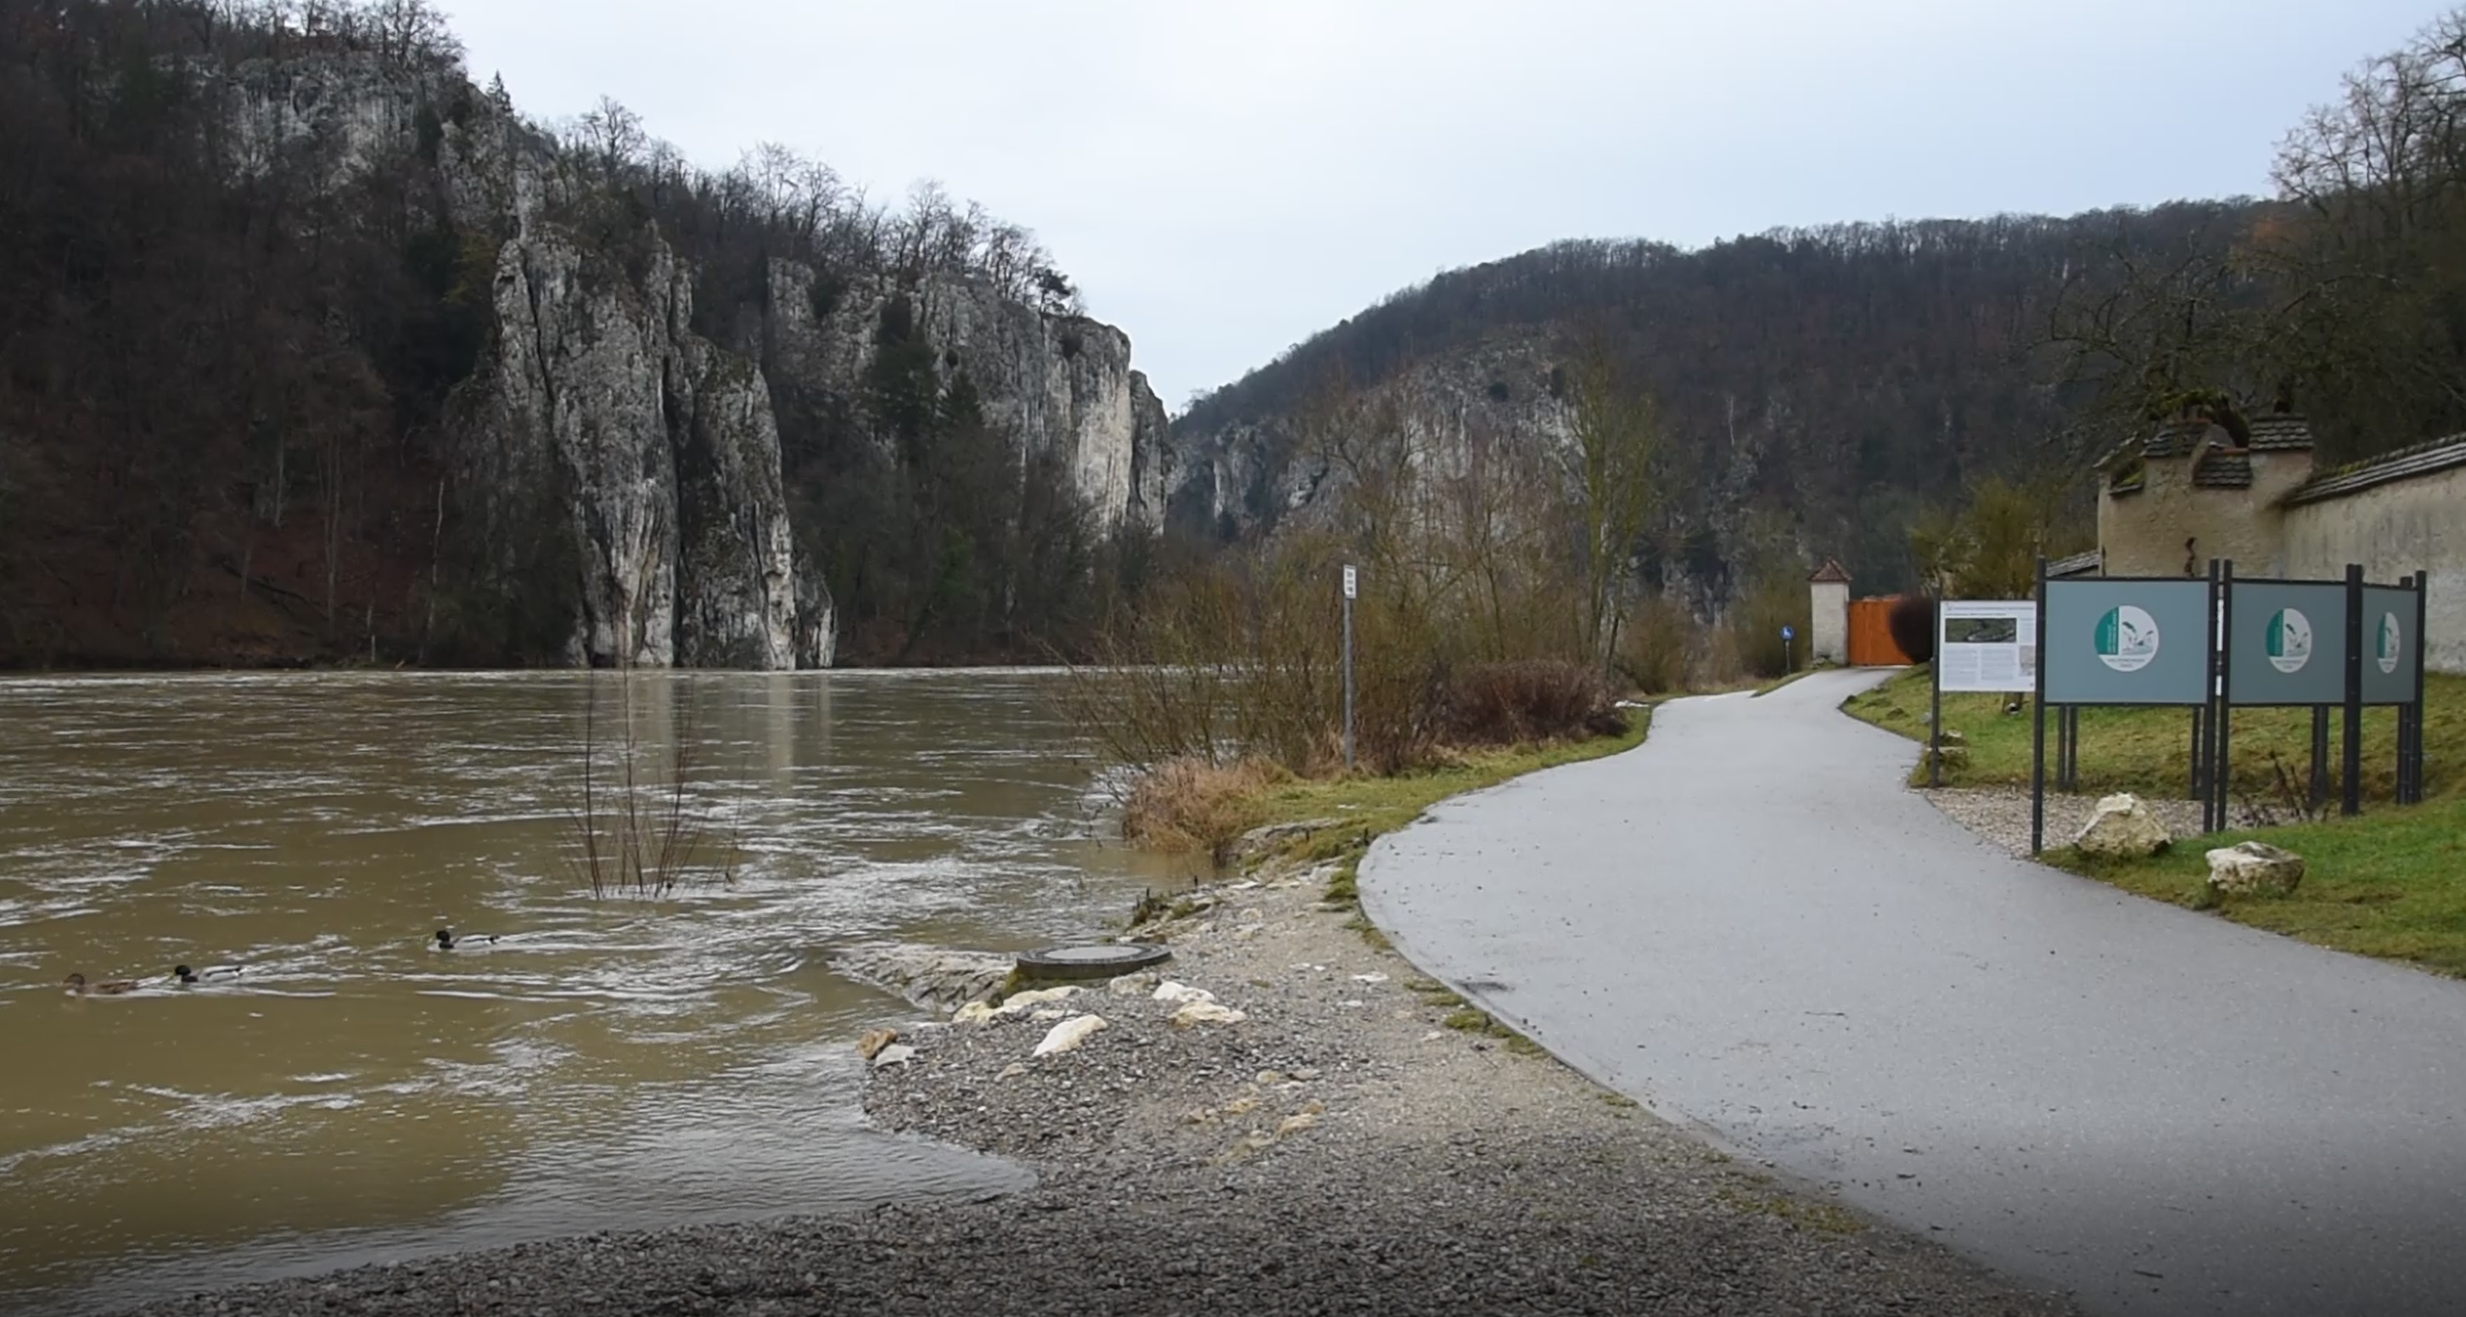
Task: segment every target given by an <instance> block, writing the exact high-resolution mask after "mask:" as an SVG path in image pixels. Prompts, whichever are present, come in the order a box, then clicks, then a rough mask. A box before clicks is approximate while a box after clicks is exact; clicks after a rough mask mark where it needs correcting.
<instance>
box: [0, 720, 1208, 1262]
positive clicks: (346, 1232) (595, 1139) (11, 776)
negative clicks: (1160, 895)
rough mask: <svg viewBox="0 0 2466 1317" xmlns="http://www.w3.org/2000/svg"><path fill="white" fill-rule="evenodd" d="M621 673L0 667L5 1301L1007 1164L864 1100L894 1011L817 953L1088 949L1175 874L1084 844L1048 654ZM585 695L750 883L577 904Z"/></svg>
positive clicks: (824, 1202)
mask: <svg viewBox="0 0 2466 1317" xmlns="http://www.w3.org/2000/svg"><path fill="white" fill-rule="evenodd" d="M622 680H624V679H621V678H618V677H614V676H610V675H604V674H603V675H600V676H597V677H593V676H588V675H584V674H563V673H560V674H540V675H532V674H524V675H482V676H472V675H441V674H419V675H403V674H383V675H313V676H303V675H295V674H283V675H248V676H228V677H226V676H212V677H125V678H121V677H81V678H70V679H15V680H8V681H0V728H5V729H6V735H5V736H0V1039H5V1040H6V1041H7V1052H6V1064H5V1065H0V1177H5V1182H6V1186H7V1192H6V1194H5V1196H4V1198H0V1309H15V1308H17V1307H21V1306H27V1305H30V1304H32V1303H34V1302H36V1301H37V1300H38V1299H39V1301H40V1302H41V1304H42V1305H43V1306H44V1307H45V1308H47V1309H54V1308H61V1307H65V1306H95V1305H108V1304H111V1303H117V1302H123V1301H127V1300H130V1299H133V1298H136V1297H142V1296H143V1295H144V1294H147V1293H151V1292H156V1291H160V1290H165V1289H173V1290H177V1289H188V1288H195V1287H199V1286H203V1285H208V1284H215V1283H221V1282H225V1281H230V1280H238V1279H247V1278H253V1277H259V1276H264V1275H269V1274H277V1273H284V1272H292V1271H304V1270H315V1269H322V1268H324V1267H327V1266H332V1265H341V1264H347V1263H350V1262H355V1261H362V1260H369V1259H373V1258H379V1257H390V1256H402V1255H405V1254H407V1253H411V1252H417V1251H423V1250H433V1249H437V1248H443V1247H468V1246H474V1245H480V1244H486V1243H492V1242H499V1241H503V1240H508V1239H515V1238H523V1237H532V1236H537V1235H543V1234H552V1233H562V1232H568V1231H576V1230H591V1229H600V1228H628V1227H642V1226H651V1225H659V1224H666V1223H671V1222H676V1221H681V1220H691V1219H712V1218H722V1217H744V1216H755V1215H763V1214H771V1213H778V1212H790V1211H828V1210H835V1209H840V1208H846V1207H854V1206H861V1205H864V1204H867V1203H872V1202H878V1201H882V1200H885V1199H887V1198H891V1197H896V1196H903V1195H910V1194H936V1193H972V1192H982V1191H986V1190H991V1189H995V1188H1001V1187H1008V1186H1011V1185H1012V1184H1013V1183H1014V1177H1015V1176H1016V1175H1017V1174H1018V1172H1016V1171H1015V1169H1013V1168H1010V1167H1007V1166H1004V1165H1002V1164H1000V1163H996V1162H993V1161H990V1160H988V1159H983V1158H978V1157H975V1156H973V1155H970V1154H967V1153H964V1152H962V1151H959V1150H956V1149H948V1148H939V1147H935V1146H932V1145H927V1144H923V1143H919V1142H916V1141H912V1140H905V1139H894V1138H890V1137H886V1136H883V1135H879V1134H875V1133H872V1132H870V1131H867V1130H865V1129H864V1128H862V1121H861V1118H860V1116H859V1113H858V1111H857V1109H856V1097H857V1083H858V1080H859V1075H860V1072H859V1068H858V1066H857V1064H856V1061H855V1059H854V1054H853V1052H852V1051H851V1050H850V1048H849V1045H848V1044H849V1040H850V1039H851V1038H852V1037H853V1035H854V1033H855V1032H856V1031H857V1030H858V1029H859V1028H861V1027H863V1026H864V1025H865V1024H867V1023H870V1022H873V1021H874V1020H875V1019H876V1018H877V1017H879V1016H882V1015H885V1014H894V1013H896V1008H895V1006H894V1004H893V1003H890V1002H888V1001H887V1000H886V999H885V998H883V997H882V996H881V995H880V994H878V993H875V992H873V991H871V990H869V989H865V988H862V987H860V986H858V985H855V984H852V983H849V982H846V981H844V980H842V979H840V978H838V977H837V976H835V975H834V974H832V973H831V972H830V970H829V969H828V968H827V966H826V964H825V961H826V959H827V958H828V956H829V954H830V952H831V951H832V949H833V948H834V947H836V946H838V945H841V944H844V943H846V942H850V941H856V940H863V939H870V938H899V939H907V940H916V941H933V942H944V943H951V944H958V945H972V946H985V947H993V948H1000V949H1017V948H1023V947H1029V946H1034V945H1040V944H1043V943H1046V942H1049V941H1053V940H1057V939H1063V938H1070V937H1083V936H1087V935H1088V934H1090V933H1092V932H1094V931H1096V930H1098V929H1099V928H1100V927H1101V926H1102V925H1103V923H1104V922H1105V921H1107V920H1110V919H1114V918H1116V917H1118V916H1119V915H1120V914H1121V913H1122V912H1123V911H1124V910H1125V909H1126V907H1127V902H1128V900H1129V898H1130V896H1131V894H1133V893H1135V892H1136V891H1137V890H1138V889H1139V888H1140V887H1141V886H1143V885H1145V884H1148V883H1161V882H1166V881H1171V880H1173V879H1174V878H1175V877H1177V876H1178V875H1175V874H1173V873H1171V872H1168V871H1166V870H1164V869H1162V868H1161V867H1160V866H1158V864H1157V863H1156V862H1154V861H1152V860H1148V859H1146V858H1144V857H1140V856H1137V855H1134V854H1130V853H1127V852H1125V851H1123V850H1121V849H1120V848H1119V847H1118V846H1115V845H1107V844H1104V843H1102V842H1100V841H1098V840H1097V839H1096V838H1097V836H1098V826H1097V818H1096V811H1097V809H1098V807H1099V806H1100V805H1101V803H1102V801H1101V797H1100V796H1099V795H1098V794H1097V793H1095V792H1094V791H1093V790H1092V789H1091V786H1090V781H1089V770H1088V766H1087V764H1086V762H1085V759H1084V756H1083V754H1082V747H1081V746H1080V745H1079V744H1078V743H1077V742H1076V741H1075V740H1074V739H1073V738H1072V737H1071V735H1070V734H1069V731H1068V729H1067V728H1066V727H1065V726H1063V725H1062V723H1061V722H1060V720H1059V719H1058V718H1057V717H1056V716H1055V715H1054V714H1053V713H1052V711H1051V710H1050V708H1049V707H1048V706H1047V703H1046V701H1045V698H1044V697H1045V695H1046V693H1047V691H1048V689H1049V687H1048V686H1047V683H1048V682H1050V681H1051V680H1052V679H1051V678H1050V677H1045V676H1039V675H1036V674H1026V673H1003V674H889V673H879V674H876V673H806V674H797V675H793V676H790V675H770V674H743V675H737V674H730V675H714V674H695V675H665V674H662V675H657V676H642V677H636V678H633V679H632V682H633V686H632V689H631V690H630V691H627V692H622V695H623V698H618V696H619V695H620V691H619V690H618V683H619V682H620V681H622ZM592 690H596V691H597V696H596V698H595V699H592V700H586V699H585V692H586V691H592ZM586 706H587V707H589V708H590V709H592V710H593V711H594V712H593V713H592V715H591V722H590V726H591V727H593V728H594V729H595V731H596V733H597V734H598V735H599V736H600V737H601V738H602V740H603V741H604V742H605V743H608V744H615V743H617V742H618V741H619V740H620V739H621V738H620V737H619V736H618V734H617V730H616V729H617V726H618V725H619V721H618V719H617V718H616V717H615V714H614V711H615V710H618V709H620V708H625V707H630V710H631V715H630V716H631V725H632V728H633V737H634V741H635V743H636V745H637V746H638V747H639V748H640V751H641V753H642V755H643V757H644V759H645V761H646V762H652V763H657V762H664V761H665V759H666V757H667V754H668V752H669V751H670V749H671V748H672V747H674V746H676V745H678V744H679V738H682V745H683V747H684V749H685V752H686V757H687V758H688V760H689V761H690V762H691V763H692V764H693V765H694V766H695V771H696V774H697V780H698V781H699V782H701V783H703V787H702V794H701V796H700V798H699V803H700V804H701V805H702V806H703V807H705V808H708V809H710V810H712V811H714V812H716V813H717V814H719V815H720V816H722V817H725V818H727V819H729V820H730V823H729V824H728V825H726V826H727V828H728V831H730V832H732V833H733V835H735V836H736V838H737V839H738V849H739V852H740V854H741V856H742V863H741V866H740V868H739V869H738V872H737V874H736V877H735V881H734V882H733V883H732V884H730V885H727V886H724V887H709V886H705V887H699V888H695V889H691V890H688V891H686V892H684V893H682V894H680V895H679V896H678V897H677V898H676V899H673V900H671V901H668V902H663V903H658V904H649V903H643V902H635V901H624V900H607V901H594V900H593V899H591V897H590V896H589V894H588V887H587V883H586V882H585V881H584V878H583V876H582V873H581V871H580V870H579V869H578V868H577V867H576V866H575V864H574V863H573V859H572V854H571V852H572V850H573V846H572V838H573V836H574V822H573V817H572V810H573V808H574V802H575V800H576V799H577V792H576V790H575V787H576V784H577V782H578V779H579V766H580V754H579V750H580V747H581V745H582V744H583V740H584V728H585V725H586V724H585V709H586ZM440 926H452V927H454V928H457V929H470V930H479V931H485V932H491V933H498V934H502V935H504V938H503V941H501V942H499V943H497V944H495V945H493V946H487V947H482V948H476V949H474V948H465V949H460V950H455V951H450V952H440V951H436V950H432V949H431V948H430V947H429V946H428V943H427V939H428V935H429V933H430V931H431V930H433V929H435V928H438V927H440ZM180 963H186V964H189V965H192V966H200V967H202V966H206V965H210V964H215V965H218V964H228V963H238V964H241V965H243V966H244V967H245V969H244V972H243V973H241V974H240V975H239V976H238V977H237V978H234V979H228V980H215V981H212V982H208V983H205V984H200V985H198V986H195V987H187V988H182V987H178V986H175V985H172V984H169V983H168V982H166V981H165V979H166V977H167V975H168V973H169V971H170V969H171V967H172V966H173V965H174V964H180ZM71 971H80V972H83V973H84V974H86V975H87V976H88V977H89V978H91V979H94V980H97V981H101V980H105V979H118V978H130V977H135V978H142V979H145V980H147V983H146V985H145V986H144V987H142V988H141V989H140V990H138V991H137V992H135V993H133V994H129V995H126V996H114V997H106V996H88V997H83V998H70V997H68V996H67V995H65V994H64V993H63V992H62V990H61V987H60V985H61V981H62V980H63V979H64V978H65V977H66V976H67V975H68V974H69V973H70V972H71Z"/></svg>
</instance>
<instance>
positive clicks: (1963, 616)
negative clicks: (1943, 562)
mask: <svg viewBox="0 0 2466 1317" xmlns="http://www.w3.org/2000/svg"><path fill="white" fill-rule="evenodd" d="M1935 627H1936V632H1935V679H1936V681H1937V682H1938V683H1939V684H1940V685H1941V687H1942V688H1943V689H1944V690H1948V691H1984V692H1989V693H1994V694H2003V693H2007V692H2018V691H2026V690H2035V689H2036V688H2037V685H2038V606H2037V605H2036V604H2034V603H2031V602H2029V601H2028V600H2026V599H2021V600H2011V599H1947V600H1945V601H1944V602H1942V603H1941V604H1938V605H1936V609H1935Z"/></svg>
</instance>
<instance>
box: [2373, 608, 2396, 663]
mask: <svg viewBox="0 0 2466 1317" xmlns="http://www.w3.org/2000/svg"><path fill="white" fill-rule="evenodd" d="M2402 639H2403V633H2401V632H2400V631H2399V630H2398V620H2397V614H2395V613H2383V614H2381V615H2380V652H2379V653H2378V654H2377V655H2375V656H2374V658H2375V661H2376V662H2378V663H2379V664H2380V670H2381V671H2383V672H2395V671H2397V669H2398V645H2399V643H2400V641H2401V640H2402Z"/></svg>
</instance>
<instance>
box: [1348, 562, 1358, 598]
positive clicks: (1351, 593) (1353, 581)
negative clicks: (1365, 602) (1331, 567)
mask: <svg viewBox="0 0 2466 1317" xmlns="http://www.w3.org/2000/svg"><path fill="white" fill-rule="evenodd" d="M1360 587H1361V580H1360V577H1359V575H1358V573H1356V572H1355V571H1354V569H1353V564H1351V563H1346V564H1345V565H1344V597H1345V598H1347V599H1358V598H1360V597H1361V589H1360Z"/></svg>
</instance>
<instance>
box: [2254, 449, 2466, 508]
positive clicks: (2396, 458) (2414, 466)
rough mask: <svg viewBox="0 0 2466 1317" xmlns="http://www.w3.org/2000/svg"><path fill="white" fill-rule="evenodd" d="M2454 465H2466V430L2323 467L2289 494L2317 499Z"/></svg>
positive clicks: (2297, 500) (2293, 497) (2299, 498)
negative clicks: (2337, 465)
mask: <svg viewBox="0 0 2466 1317" xmlns="http://www.w3.org/2000/svg"><path fill="white" fill-rule="evenodd" d="M2454 466H2466V434H2453V435H2450V436H2449V437H2447V438H2445V439H2434V440H2433V441H2431V442H2430V443H2427V444H2416V445H2415V446H2414V447H2412V448H2401V449H2399V450H2397V451H2396V452H2394V453H2383V454H2381V455H2380V456H2378V457H2375V458H2371V459H2369V460H2368V461H2362V462H2355V463H2350V464H2349V465H2346V466H2342V467H2338V468H2336V469H2335V470H2331V471H2323V472H2321V473H2320V474H2319V475H2317V476H2314V477H2312V479H2311V480H2310V481H2308V482H2306V483H2305V484H2304V485H2303V486H2302V487H2301V488H2299V489H2297V490H2296V491H2295V492H2294V493H2292V494H2289V495H2287V496H2286V501H2287V502H2289V503H2317V502H2319V501H2320V500H2322V499H2325V498H2336V497H2338V496H2340V495H2342V494H2352V493H2354V492H2355V491H2357V490H2362V489H2370V488H2371V487H2372V486H2374V485H2385V484H2387V483H2389V482H2390V481H2392V480H2406V479H2409V478H2411V477H2414V476H2427V475H2430V474H2431V473H2433V472H2435V471H2446V470H2448V469H2449V468H2451V467H2454Z"/></svg>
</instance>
